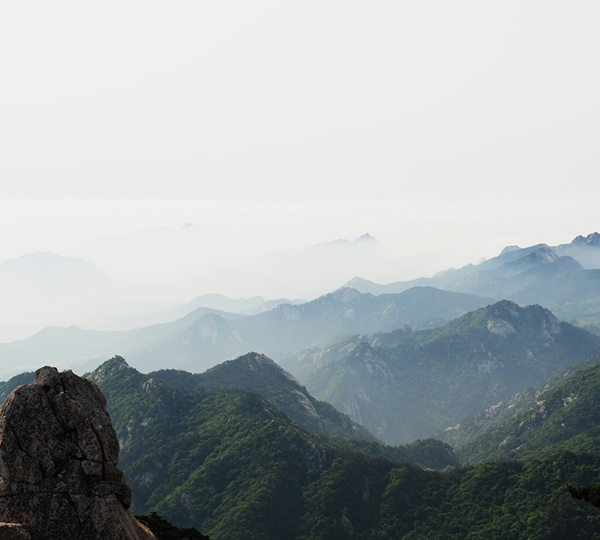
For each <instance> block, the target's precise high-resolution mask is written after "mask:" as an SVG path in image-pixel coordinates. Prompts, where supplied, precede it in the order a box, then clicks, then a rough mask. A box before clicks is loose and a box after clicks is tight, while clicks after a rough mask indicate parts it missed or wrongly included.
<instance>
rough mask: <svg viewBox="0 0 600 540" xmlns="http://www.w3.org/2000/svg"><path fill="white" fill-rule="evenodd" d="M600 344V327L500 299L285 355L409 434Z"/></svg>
mask: <svg viewBox="0 0 600 540" xmlns="http://www.w3.org/2000/svg"><path fill="white" fill-rule="evenodd" d="M599 350H600V339H599V338H598V337H597V336H594V335H592V334H590V333H588V332H586V331H584V330H582V329H579V328H575V327H574V326H571V325H569V324H567V323H561V322H559V321H558V320H557V319H556V318H555V317H554V316H553V315H552V314H551V313H550V312H549V311H547V310H545V309H544V308H542V307H540V306H528V307H526V308H521V307H519V306H517V305H516V304H514V303H512V302H508V301H502V302H498V303H496V304H494V305H491V306H487V307H486V308H483V309H480V310H477V311H475V312H472V313H468V314H466V315H464V316H462V317H460V318H459V319H457V320H455V321H452V322H451V323H448V324H447V325H445V326H443V327H442V328H437V329H433V330H424V331H419V332H412V331H410V330H408V329H405V328H404V329H400V330H396V331H394V332H390V333H387V334H373V335H369V336H359V337H355V338H353V339H350V340H346V341H344V342H342V343H339V344H337V345H335V346H333V347H330V348H328V349H326V350H325V351H319V350H317V351H314V350H313V351H306V352H305V353H303V355H302V356H301V357H299V358H298V359H297V360H296V361H295V362H288V363H287V364H286V365H287V366H289V368H290V369H292V370H296V368H297V367H298V369H297V371H300V372H302V370H303V368H302V366H303V365H306V364H308V365H310V366H311V372H310V374H309V375H307V376H306V378H305V380H304V382H305V384H306V387H307V388H308V390H309V391H310V392H311V393H312V394H313V395H314V396H316V397H317V398H318V399H322V400H324V401H328V402H329V403H331V404H332V405H334V406H335V407H336V408H337V409H339V410H340V411H342V412H345V413H346V414H348V415H349V416H350V417H351V418H352V419H353V420H355V421H356V422H358V423H360V424H362V425H364V426H365V427H366V428H367V429H369V431H371V432H372V433H373V434H374V435H375V436H377V437H379V438H381V439H382V440H385V441H387V442H390V443H393V444H402V443H406V442H409V441H412V440H415V439H418V438H424V437H431V436H434V435H436V434H439V433H441V432H443V431H444V430H445V429H447V428H453V427H454V426H456V425H457V424H458V423H460V422H462V421H463V419H464V418H469V417H471V416H473V415H474V414H477V413H478V412H479V411H481V410H482V409H485V408H489V407H491V406H492V405H494V404H497V403H498V402H500V401H503V400H506V399H508V398H510V396H513V395H514V394H515V393H517V392H523V391H525V390H526V389H527V388H531V387H535V386H537V385H539V384H541V383H542V382H543V381H544V380H545V379H546V378H547V377H549V376H551V375H553V374H554V373H556V372H557V371H558V370H559V369H561V368H563V367H565V366H567V365H569V364H571V363H572V362H574V361H577V360H580V359H582V358H587V357H590V356H593V355H595V354H598V351H599Z"/></svg>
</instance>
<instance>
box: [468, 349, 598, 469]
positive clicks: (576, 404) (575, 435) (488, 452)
mask: <svg viewBox="0 0 600 540" xmlns="http://www.w3.org/2000/svg"><path fill="white" fill-rule="evenodd" d="M582 366H590V367H587V368H586V369H578V367H580V366H577V365H576V366H575V367H574V368H573V369H572V370H569V371H565V372H564V373H562V374H561V375H560V376H558V377H555V378H553V379H551V380H550V381H549V382H548V383H547V384H545V385H543V386H542V387H541V388H540V389H539V390H538V391H537V392H535V393H534V394H533V395H534V396H535V402H534V403H533V404H531V406H530V407H529V408H527V409H525V410H523V411H522V412H519V413H518V414H516V415H515V416H514V417H513V418H512V419H510V420H509V421H507V422H506V423H504V424H502V425H501V426H499V427H497V428H495V429H492V430H489V431H487V432H485V433H483V434H482V435H481V436H479V437H477V438H475V439H474V440H473V441H471V442H470V443H468V444H466V445H465V446H464V447H462V448H460V450H459V455H460V457H461V461H462V462H463V463H478V462H482V461H486V460H493V461H496V460H502V459H516V458H519V459H531V458H533V457H540V456H546V455H551V454H554V453H557V452H561V451H570V452H577V453H594V454H595V453H600V357H597V358H595V359H593V360H587V361H585V362H583V363H582ZM570 371H573V373H570ZM560 378H563V379H564V380H563V381H562V383H561V384H558V385H557V384H556V383H557V382H558V381H559V380H560ZM530 395H531V394H530Z"/></svg>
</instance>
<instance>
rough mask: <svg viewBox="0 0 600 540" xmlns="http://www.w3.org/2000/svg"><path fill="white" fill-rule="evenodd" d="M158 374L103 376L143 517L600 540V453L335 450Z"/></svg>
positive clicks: (320, 533)
mask: <svg viewBox="0 0 600 540" xmlns="http://www.w3.org/2000/svg"><path fill="white" fill-rule="evenodd" d="M584 371H585V370H584ZM584 371H581V373H582V374H583V373H584ZM154 375H155V374H152V376H148V375H142V374H140V373H139V372H137V371H136V370H134V369H132V368H130V367H129V366H127V364H126V363H125V362H124V361H123V360H122V359H119V358H116V359H113V360H111V361H109V362H107V363H105V364H104V365H103V366H101V367H100V368H99V369H98V370H96V371H95V372H94V373H93V374H91V375H90V377H91V378H92V379H93V380H96V381H97V382H98V383H99V385H100V387H101V388H102V390H103V392H104V393H105V395H106V396H107V398H108V407H109V410H110V412H111V415H112V417H113V421H114V424H115V426H116V428H117V432H118V434H119V437H120V440H121V444H122V451H121V466H122V467H123V468H124V470H125V471H126V474H127V477H128V482H129V483H130V485H131V486H132V487H133V490H134V506H135V508H134V510H135V512H137V513H149V512H152V511H155V512H158V513H159V514H160V515H163V516H165V517H166V518H167V519H168V520H169V521H171V522H173V523H177V524H178V525H180V526H184V527H196V528H198V529H199V530H202V531H203V532H204V533H206V534H208V535H209V536H210V538H212V539H213V540H215V539H216V540H220V539H221V540H224V539H227V540H236V539H240V540H241V539H280V538H297V539H305V540H308V539H310V540H313V539H337V538H361V539H362V538H365V539H368V540H370V539H384V538H386V539H387V538H440V537H443V538H457V539H459V538H460V539H462V538H484V537H485V538H600V514H598V512H597V510H596V509H594V508H593V507H591V506H589V505H587V504H585V503H584V502H582V501H578V500H577V499H575V498H573V497H572V496H571V495H570V494H569V491H568V490H567V488H566V484H567V483H569V484H570V485H582V486H586V485H591V484H594V483H596V482H597V481H598V478H599V477H600V454H584V453H580V454H574V453H572V452H560V451H557V452H555V453H553V454H552V455H547V456H545V457H541V458H537V457H535V456H534V455H533V454H532V455H531V457H530V459H529V460H528V461H526V462H515V461H511V462H500V463H487V464H482V465H476V466H470V467H458V466H457V462H456V460H455V459H454V457H453V456H452V454H451V452H450V449H449V447H448V446H447V445H445V444H443V443H440V442H438V441H431V440H425V441H418V442H416V443H413V444H411V445H409V446H406V447H386V446H383V445H381V444H378V443H376V442H374V441H367V440H356V439H348V438H347V439H340V438H330V437H327V436H324V435H321V434H315V433H313V432H310V431H308V430H307V429H306V428H304V427H302V426H301V425H300V424H298V423H296V422H294V421H292V420H290V419H289V418H288V417H287V416H286V415H284V414H283V413H282V412H281V411H279V410H278V409H277V408H275V407H274V406H273V405H272V403H269V402H268V401H267V400H266V399H265V398H264V397H261V396H258V395H256V394H253V393H249V392H247V391H236V390H215V391H209V390H207V389H206V388H205V389H204V390H202V391H199V390H198V389H196V390H189V389H188V390H184V389H181V388H175V387H173V386H170V385H167V384H166V383H165V382H163V381H159V380H157V377H155V376H154ZM171 375H173V376H175V377H180V378H181V377H183V378H185V376H184V375H183V374H177V373H171ZM575 378H576V375H575V376H573V377H572V379H573V380H575ZM416 464H420V465H423V466H425V467H428V468H429V469H427V468H420V467H418V466H417V465H416ZM433 468H435V469H444V470H431V469H433Z"/></svg>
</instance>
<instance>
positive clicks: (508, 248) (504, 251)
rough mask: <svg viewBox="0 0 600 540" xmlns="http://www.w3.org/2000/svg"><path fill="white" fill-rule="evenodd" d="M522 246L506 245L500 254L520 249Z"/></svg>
mask: <svg viewBox="0 0 600 540" xmlns="http://www.w3.org/2000/svg"><path fill="white" fill-rule="evenodd" d="M520 249H521V248H520V247H519V246H506V247H505V248H504V249H503V250H502V251H501V252H500V255H503V254H504V253H509V252H511V251H519V250H520Z"/></svg>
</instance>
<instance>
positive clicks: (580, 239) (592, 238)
mask: <svg viewBox="0 0 600 540" xmlns="http://www.w3.org/2000/svg"><path fill="white" fill-rule="evenodd" d="M571 243H572V244H584V245H588V246H593V247H600V234H598V233H597V232H593V233H591V234H588V235H587V236H585V237H584V236H581V235H579V236H576V237H575V238H574V239H573V241H572V242H571Z"/></svg>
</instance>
